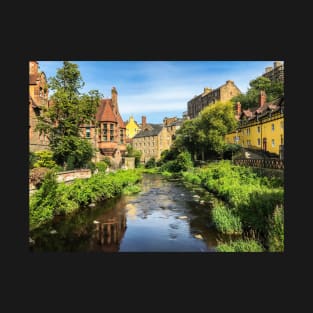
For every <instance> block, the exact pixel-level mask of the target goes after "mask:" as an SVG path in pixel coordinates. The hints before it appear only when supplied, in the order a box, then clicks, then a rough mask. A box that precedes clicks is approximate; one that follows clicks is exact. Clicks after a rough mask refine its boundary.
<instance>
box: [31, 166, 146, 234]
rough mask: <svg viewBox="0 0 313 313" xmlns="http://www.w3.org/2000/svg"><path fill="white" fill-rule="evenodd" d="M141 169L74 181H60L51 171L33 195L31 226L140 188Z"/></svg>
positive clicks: (97, 175) (34, 226) (137, 190)
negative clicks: (58, 181)
mask: <svg viewBox="0 0 313 313" xmlns="http://www.w3.org/2000/svg"><path fill="white" fill-rule="evenodd" d="M141 178H142V170H137V169H136V170H120V171H117V172H115V173H110V174H105V173H102V172H100V173H98V174H94V175H93V176H92V177H91V178H88V179H76V180H75V181H74V182H72V183H71V184H65V183H57V182H56V178H55V174H54V173H53V172H49V173H48V174H47V175H46V177H45V179H44V181H43V183H42V185H41V187H40V188H39V189H38V190H37V191H36V192H35V193H34V194H33V195H31V197H30V204H29V228H30V230H33V229H35V228H37V227H39V226H41V225H42V224H44V223H46V222H48V221H50V220H52V219H53V218H54V217H55V216H56V215H66V214H70V213H72V212H74V211H77V210H78V209H79V208H81V207H83V206H86V205H88V204H90V203H94V202H96V201H100V200H103V199H109V198H112V197H115V196H117V195H119V194H121V193H123V192H124V193H125V194H130V193H134V192H139V191H140V187H139V186H137V185H136V183H138V182H139V181H140V180H141Z"/></svg>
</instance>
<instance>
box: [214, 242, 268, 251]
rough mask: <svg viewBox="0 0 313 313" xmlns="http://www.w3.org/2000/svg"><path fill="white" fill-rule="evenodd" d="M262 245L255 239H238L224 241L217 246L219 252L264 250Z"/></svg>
mask: <svg viewBox="0 0 313 313" xmlns="http://www.w3.org/2000/svg"><path fill="white" fill-rule="evenodd" d="M263 251H264V249H263V247H262V245H261V244H260V243H259V242H257V241H256V240H253V239H250V240H249V239H248V240H243V239H241V240H236V241H231V242H230V243H222V244H219V245H218V246H217V252H263Z"/></svg>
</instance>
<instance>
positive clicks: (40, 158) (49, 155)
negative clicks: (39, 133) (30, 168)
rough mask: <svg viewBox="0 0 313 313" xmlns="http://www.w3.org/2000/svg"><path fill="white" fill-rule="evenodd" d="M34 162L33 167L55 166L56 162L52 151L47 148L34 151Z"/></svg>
mask: <svg viewBox="0 0 313 313" xmlns="http://www.w3.org/2000/svg"><path fill="white" fill-rule="evenodd" d="M35 156H36V162H35V163H34V167H47V168H55V167H56V166H57V164H56V163H55V161H54V160H53V152H52V151H49V150H43V151H36V152H35Z"/></svg>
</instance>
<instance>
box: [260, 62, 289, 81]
mask: <svg viewBox="0 0 313 313" xmlns="http://www.w3.org/2000/svg"><path fill="white" fill-rule="evenodd" d="M284 73H285V70H284V64H283V63H282V62H279V61H275V62H274V67H271V66H269V67H266V68H265V73H264V74H263V75H262V76H263V77H266V78H268V79H270V80H271V81H281V82H284Z"/></svg>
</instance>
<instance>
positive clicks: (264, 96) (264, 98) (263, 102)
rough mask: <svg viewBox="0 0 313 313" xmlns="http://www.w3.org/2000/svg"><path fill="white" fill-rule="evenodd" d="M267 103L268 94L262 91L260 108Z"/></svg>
mask: <svg viewBox="0 0 313 313" xmlns="http://www.w3.org/2000/svg"><path fill="white" fill-rule="evenodd" d="M265 102H266V93H265V91H264V90H261V91H260V95H259V105H260V107H262V106H263V105H264V104H265Z"/></svg>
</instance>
